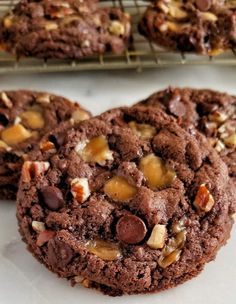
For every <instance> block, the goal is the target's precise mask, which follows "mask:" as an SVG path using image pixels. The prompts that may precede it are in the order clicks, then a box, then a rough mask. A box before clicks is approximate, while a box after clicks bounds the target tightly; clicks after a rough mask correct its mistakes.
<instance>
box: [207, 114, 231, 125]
mask: <svg viewBox="0 0 236 304" xmlns="http://www.w3.org/2000/svg"><path fill="white" fill-rule="evenodd" d="M208 118H209V120H210V121H213V122H216V123H218V124H221V123H223V122H225V121H226V120H227V118H228V115H227V114H226V113H224V112H222V111H215V112H213V113H211V114H209V116H208Z"/></svg>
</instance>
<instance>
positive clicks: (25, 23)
mask: <svg viewBox="0 0 236 304" xmlns="http://www.w3.org/2000/svg"><path fill="white" fill-rule="evenodd" d="M129 37H130V16H129V15H128V14H125V13H123V12H122V11H121V10H120V9H117V8H99V7H98V4H97V1H95V0H89V1H87V0H86V1H85V0H67V1H62V0H56V1H51V0H40V1H32V0H22V1H20V2H19V4H17V5H16V6H15V8H14V9H13V11H12V12H10V13H9V14H7V15H6V16H4V17H3V19H2V21H1V23H0V44H1V49H3V50H6V51H8V52H11V53H13V54H14V55H16V56H17V57H28V56H30V57H32V56H33V57H37V58H45V59H48V58H59V59H78V58H82V57H84V56H89V55H93V54H102V53H104V52H107V51H112V52H113V53H115V54H119V53H122V52H123V51H124V50H125V48H126V45H127V43H128V41H129Z"/></svg>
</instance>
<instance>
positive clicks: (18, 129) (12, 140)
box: [1, 124, 32, 146]
mask: <svg viewBox="0 0 236 304" xmlns="http://www.w3.org/2000/svg"><path fill="white" fill-rule="evenodd" d="M31 136H32V133H31V132H30V131H28V130H27V129H26V128H25V127H24V126H22V125H21V124H17V125H13V126H11V127H9V128H6V129H5V130H3V131H2V134H1V137H2V140H3V141H4V142H5V143H6V144H8V145H9V146H15V145H17V144H19V143H21V142H23V141H25V140H26V139H28V138H30V137H31Z"/></svg>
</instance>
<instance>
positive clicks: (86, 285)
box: [81, 279, 91, 288]
mask: <svg viewBox="0 0 236 304" xmlns="http://www.w3.org/2000/svg"><path fill="white" fill-rule="evenodd" d="M90 283H91V281H90V280H89V279H84V280H83V281H82V282H81V284H82V285H83V286H84V287H85V288H89V286H90Z"/></svg>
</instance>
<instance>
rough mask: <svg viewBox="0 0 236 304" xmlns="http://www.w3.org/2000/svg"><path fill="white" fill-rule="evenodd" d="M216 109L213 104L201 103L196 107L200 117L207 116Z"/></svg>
mask: <svg viewBox="0 0 236 304" xmlns="http://www.w3.org/2000/svg"><path fill="white" fill-rule="evenodd" d="M217 109H218V106H217V105H216V104H215V103H206V102H201V103H199V104H198V105H197V112H198V114H199V115H200V116H203V115H207V114H209V113H211V112H214V111H216V110H217Z"/></svg>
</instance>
